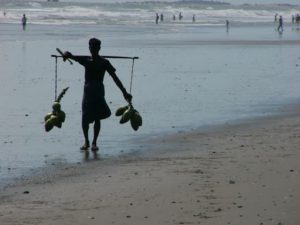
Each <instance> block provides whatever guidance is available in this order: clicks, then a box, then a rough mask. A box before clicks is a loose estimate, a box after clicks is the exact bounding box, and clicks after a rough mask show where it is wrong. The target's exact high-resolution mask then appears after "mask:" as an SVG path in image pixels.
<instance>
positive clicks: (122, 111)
mask: <svg viewBox="0 0 300 225" xmlns="http://www.w3.org/2000/svg"><path fill="white" fill-rule="evenodd" d="M128 108H129V105H126V106H122V107H120V108H118V109H117V110H116V113H115V115H116V116H122V115H123V113H124V112H125V111H126V110H127V109H128Z"/></svg>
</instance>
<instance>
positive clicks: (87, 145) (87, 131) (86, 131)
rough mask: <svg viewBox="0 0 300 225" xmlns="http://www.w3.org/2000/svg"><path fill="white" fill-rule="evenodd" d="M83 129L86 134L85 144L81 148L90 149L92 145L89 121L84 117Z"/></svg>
mask: <svg viewBox="0 0 300 225" xmlns="http://www.w3.org/2000/svg"><path fill="white" fill-rule="evenodd" d="M81 125H82V131H83V136H84V140H85V141H84V145H83V146H82V147H81V148H80V149H81V150H88V148H89V147H90V141H89V123H88V121H87V120H85V119H84V118H82V123H81Z"/></svg>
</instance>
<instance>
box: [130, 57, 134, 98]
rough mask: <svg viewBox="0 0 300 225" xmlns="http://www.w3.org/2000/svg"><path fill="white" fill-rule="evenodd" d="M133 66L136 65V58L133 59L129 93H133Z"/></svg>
mask: <svg viewBox="0 0 300 225" xmlns="http://www.w3.org/2000/svg"><path fill="white" fill-rule="evenodd" d="M133 67H134V58H133V59H132V67H131V77H130V88H129V93H130V94H131V90H132V80H133Z"/></svg>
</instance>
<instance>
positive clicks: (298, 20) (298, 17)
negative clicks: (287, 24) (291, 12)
mask: <svg viewBox="0 0 300 225" xmlns="http://www.w3.org/2000/svg"><path fill="white" fill-rule="evenodd" d="M295 20H296V23H297V24H298V23H299V22H300V15H299V14H297V15H296V18H295Z"/></svg>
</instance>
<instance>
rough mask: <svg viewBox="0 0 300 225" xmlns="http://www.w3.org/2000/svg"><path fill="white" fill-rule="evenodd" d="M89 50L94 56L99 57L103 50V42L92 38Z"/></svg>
mask: <svg viewBox="0 0 300 225" xmlns="http://www.w3.org/2000/svg"><path fill="white" fill-rule="evenodd" d="M89 48H90V52H91V54H92V55H98V53H99V50H100V48H101V41H100V40H99V39H97V38H91V39H90V40H89Z"/></svg>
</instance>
